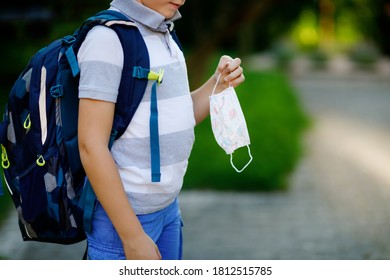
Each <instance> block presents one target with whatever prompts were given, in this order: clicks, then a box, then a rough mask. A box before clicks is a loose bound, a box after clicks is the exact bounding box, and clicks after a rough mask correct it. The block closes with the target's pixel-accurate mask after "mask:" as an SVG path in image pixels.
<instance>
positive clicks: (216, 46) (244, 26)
mask: <svg viewBox="0 0 390 280" xmlns="http://www.w3.org/2000/svg"><path fill="white" fill-rule="evenodd" d="M312 1H313V0H302V1H294V0H246V1H240V2H238V3H237V1H236V0H215V1H206V0H203V1H202V0H197V1H195V0H193V1H191V0H190V1H187V2H186V4H185V5H184V6H183V7H182V10H181V11H182V14H183V19H182V20H180V23H179V24H178V26H177V29H178V32H179V36H180V38H182V41H183V45H184V46H187V47H189V48H190V49H191V51H190V55H189V57H188V60H187V61H188V65H189V69H190V71H191V72H192V73H191V75H190V77H191V84H192V85H193V86H197V85H199V84H200V82H201V81H202V78H203V77H202V76H203V75H204V72H205V69H206V67H207V65H208V63H209V58H210V56H211V55H212V54H213V53H215V52H216V51H220V50H223V51H230V52H235V53H237V52H238V51H241V52H245V53H240V55H244V54H247V53H248V52H252V51H259V50H264V49H266V48H268V47H270V46H271V45H272V43H273V41H274V39H275V38H277V37H279V36H281V35H282V34H284V33H286V32H288V31H289V29H290V27H291V25H292V23H293V22H294V21H295V20H296V19H297V17H298V16H299V14H300V12H301V11H302V9H303V8H305V7H306V6H307V5H309V4H311V3H312ZM189 30H190V32H189Z"/></svg>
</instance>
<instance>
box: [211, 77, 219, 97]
mask: <svg viewBox="0 0 390 280" xmlns="http://www.w3.org/2000/svg"><path fill="white" fill-rule="evenodd" d="M220 79H221V74H219V75H218V78H217V82H216V83H215V85H214V88H213V92H212V93H211V95H214V94H215V90H216V88H217V85H218V83H219V80H220Z"/></svg>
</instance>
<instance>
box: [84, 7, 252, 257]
mask: <svg viewBox="0 0 390 280" xmlns="http://www.w3.org/2000/svg"><path fill="white" fill-rule="evenodd" d="M184 2H185V0H113V1H112V2H111V7H110V9H113V10H116V11H120V12H122V13H123V14H125V15H126V16H128V17H129V18H131V19H132V20H133V21H134V22H135V23H136V25H137V27H138V28H139V30H140V32H141V34H142V36H143V38H144V40H145V43H146V46H147V48H148V52H149V57H150V67H151V69H152V70H154V71H157V72H158V70H159V69H160V68H163V69H164V70H165V74H164V82H163V83H162V84H160V85H158V93H157V96H158V110H159V141H160V153H161V174H162V176H161V181H160V182H157V183H156V182H151V180H150V169H151V166H150V150H149V115H150V109H149V108H150V88H151V82H149V84H148V87H147V89H146V92H145V95H144V97H143V100H142V102H141V104H140V106H139V108H138V109H137V112H136V113H135V115H134V117H133V119H132V121H131V123H130V125H129V126H128V128H127V130H126V132H125V133H124V134H123V135H122V137H121V138H119V139H118V140H117V141H115V142H114V144H113V146H112V149H111V151H110V150H109V149H108V141H109V138H110V132H111V127H112V121H113V116H114V109H115V102H116V97H117V94H118V88H119V83H120V78H121V71H122V67H123V50H122V46H121V44H120V42H119V39H118V37H117V35H116V34H115V32H114V31H112V30H110V29H109V28H106V27H102V26H99V27H95V28H93V30H91V32H90V33H89V34H88V36H87V38H86V40H85V41H84V43H83V45H82V46H81V48H80V51H79V53H78V60H79V64H80V69H81V74H80V86H79V97H80V105H79V111H80V113H79V147H80V155H81V160H82V163H83V166H84V168H85V171H86V173H87V176H88V178H89V180H90V182H91V185H92V187H93V190H94V192H95V193H96V196H97V199H98V202H97V206H96V209H95V212H94V217H93V224H92V233H91V234H87V239H88V258H89V259H181V254H182V238H181V227H182V221H181V216H180V210H179V205H178V201H177V195H178V193H179V191H180V189H181V187H182V182H183V177H184V174H185V171H186V168H187V163H188V158H189V155H190V152H191V149H192V145H193V142H194V126H195V125H196V124H197V123H200V122H201V121H202V120H203V119H204V118H206V117H207V116H208V114H209V95H210V94H211V92H212V89H213V87H214V85H215V84H216V82H217V77H218V75H219V74H221V77H222V78H221V79H220V82H219V83H218V85H217V91H218V92H220V91H222V90H223V89H225V88H227V87H228V86H229V85H231V86H237V85H239V84H240V83H242V82H243V81H244V76H243V70H242V68H241V66H240V64H241V61H240V59H238V58H236V59H232V58H230V57H228V56H223V57H221V59H220V61H219V64H218V67H217V70H216V72H215V74H214V75H213V76H212V77H211V78H210V79H209V80H208V81H207V82H206V83H205V84H204V85H203V86H202V87H200V88H199V89H197V90H195V91H193V92H190V90H189V85H188V79H187V70H186V65H185V60H184V57H183V53H182V52H181V51H180V49H179V47H178V46H177V44H176V43H175V42H174V41H173V39H172V37H171V35H170V33H169V30H168V27H167V24H169V23H171V22H173V21H174V20H176V19H178V18H180V13H179V12H178V9H179V8H180V6H182V5H183V4H184Z"/></svg>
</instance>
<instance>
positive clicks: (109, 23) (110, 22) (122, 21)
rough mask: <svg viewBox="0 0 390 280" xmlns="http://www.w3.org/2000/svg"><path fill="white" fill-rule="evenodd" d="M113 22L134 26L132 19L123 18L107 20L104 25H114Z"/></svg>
mask: <svg viewBox="0 0 390 280" xmlns="http://www.w3.org/2000/svg"><path fill="white" fill-rule="evenodd" d="M114 24H122V25H128V26H135V27H136V25H135V23H134V22H132V21H125V20H110V21H107V22H106V23H105V24H104V25H105V26H111V25H114Z"/></svg>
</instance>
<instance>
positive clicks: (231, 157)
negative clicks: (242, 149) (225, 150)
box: [230, 145, 253, 173]
mask: <svg viewBox="0 0 390 280" xmlns="http://www.w3.org/2000/svg"><path fill="white" fill-rule="evenodd" d="M246 147H247V148H248V154H249V158H250V159H249V161H248V162H247V164H245V166H244V167H243V168H241V169H238V168H237V167H236V166H235V165H234V163H233V153H231V154H230V164H231V165H232V166H233V168H234V170H236V171H237V173H241V172H242V171H244V169H245V168H247V167H248V165H249V164H250V163H251V162H252V159H253V157H252V154H251V149H250V148H249V145H246Z"/></svg>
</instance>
